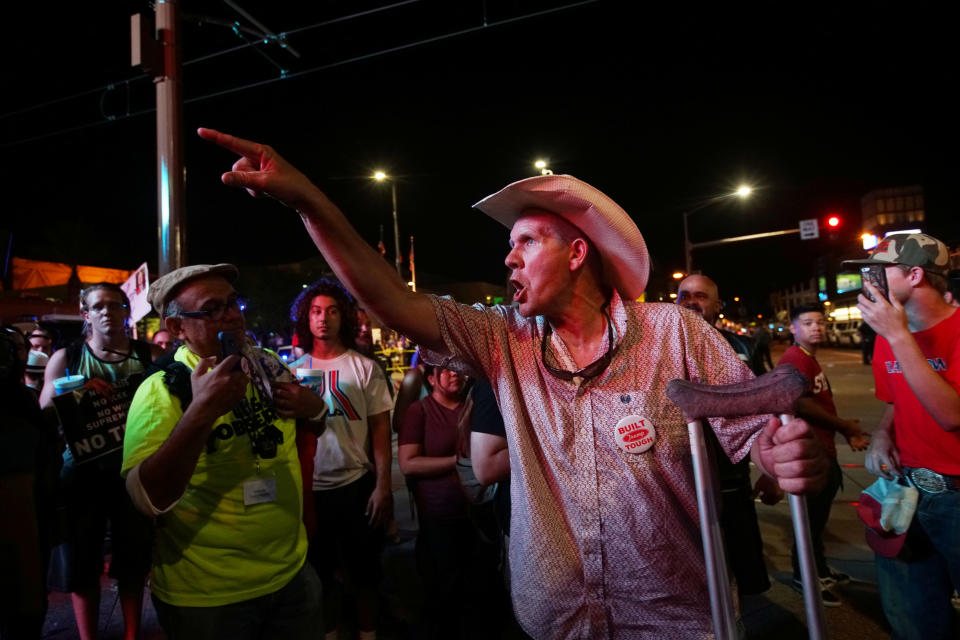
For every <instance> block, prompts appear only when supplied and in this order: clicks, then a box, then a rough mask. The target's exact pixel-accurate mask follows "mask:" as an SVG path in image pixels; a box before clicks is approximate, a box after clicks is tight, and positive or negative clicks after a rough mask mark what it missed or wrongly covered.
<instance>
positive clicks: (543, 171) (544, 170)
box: [533, 158, 553, 176]
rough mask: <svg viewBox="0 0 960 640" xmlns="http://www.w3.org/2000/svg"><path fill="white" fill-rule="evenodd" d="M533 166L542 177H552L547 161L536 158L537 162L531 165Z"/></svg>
mask: <svg viewBox="0 0 960 640" xmlns="http://www.w3.org/2000/svg"><path fill="white" fill-rule="evenodd" d="M533 166H534V167H536V168H537V169H538V170H539V171H540V175H542V176H552V175H553V171H551V170H550V169H549V168H548V167H547V161H546V160H544V159H542V158H537V161H536V162H534V163H533Z"/></svg>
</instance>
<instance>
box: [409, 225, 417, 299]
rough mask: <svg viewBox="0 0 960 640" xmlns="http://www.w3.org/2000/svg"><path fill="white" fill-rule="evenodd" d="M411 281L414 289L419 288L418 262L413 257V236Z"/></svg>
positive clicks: (411, 244) (411, 239) (411, 245)
mask: <svg viewBox="0 0 960 640" xmlns="http://www.w3.org/2000/svg"><path fill="white" fill-rule="evenodd" d="M410 282H412V283H413V287H412V288H413V290H414V291H416V290H417V263H416V262H415V261H414V259H413V236H410Z"/></svg>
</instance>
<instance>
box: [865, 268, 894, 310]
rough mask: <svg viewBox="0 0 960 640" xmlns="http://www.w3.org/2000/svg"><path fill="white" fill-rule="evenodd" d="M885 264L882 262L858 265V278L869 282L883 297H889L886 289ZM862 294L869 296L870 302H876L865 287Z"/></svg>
mask: <svg viewBox="0 0 960 640" xmlns="http://www.w3.org/2000/svg"><path fill="white" fill-rule="evenodd" d="M886 269H887V268H886V266H884V265H882V264H865V265H863V266H861V267H860V278H861V279H862V280H863V281H864V282H869V283H870V284H872V285H873V286H875V287H876V288H877V289H879V290H880V293H882V294H883V297H884V298H887V299H889V293H888V290H887V271H886ZM863 295H865V296H867V297H868V298H870V301H871V302H876V300H875V299H874V297H873V296H872V295H870V294H869V293H867V289H866V287H864V289H863Z"/></svg>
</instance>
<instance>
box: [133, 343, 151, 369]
mask: <svg viewBox="0 0 960 640" xmlns="http://www.w3.org/2000/svg"><path fill="white" fill-rule="evenodd" d="M130 352H131V353H132V354H133V357H134V358H136V359H137V360H139V361H140V363H141V364H142V365H143V368H144V369H149V368H150V363H151V362H153V352H152V351H150V344H149V343H147V342H144V341H142V340H131V341H130Z"/></svg>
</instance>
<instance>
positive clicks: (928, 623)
mask: <svg viewBox="0 0 960 640" xmlns="http://www.w3.org/2000/svg"><path fill="white" fill-rule="evenodd" d="M877 582H878V584H879V586H880V600H881V602H882V603H883V612H884V614H885V615H886V616H887V621H888V622H889V623H890V627H891V628H892V629H893V638H895V640H914V639H916V640H941V639H942V640H947V639H950V638H957V637H960V629H953V618H954V613H953V607H952V606H951V605H950V594H951V593H952V592H953V590H954V589H956V588H958V587H960V490H956V489H954V490H952V491H945V492H943V493H939V494H930V493H926V492H925V491H923V490H922V489H921V490H920V500H919V503H918V504H917V512H916V514H915V515H914V517H913V523H911V525H910V530H909V531H908V532H907V541H906V543H905V544H904V545H903V549H902V550H901V551H900V553H899V555H897V557H896V558H884V557H882V556H879V555H878V556H877Z"/></svg>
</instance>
